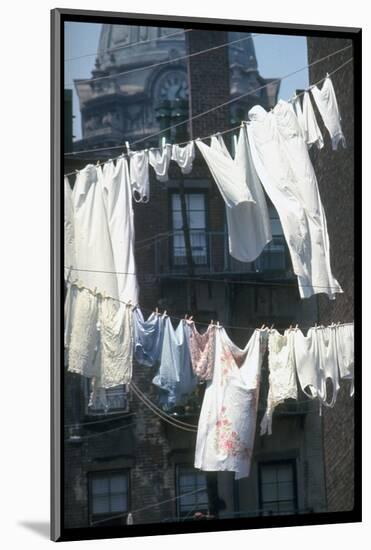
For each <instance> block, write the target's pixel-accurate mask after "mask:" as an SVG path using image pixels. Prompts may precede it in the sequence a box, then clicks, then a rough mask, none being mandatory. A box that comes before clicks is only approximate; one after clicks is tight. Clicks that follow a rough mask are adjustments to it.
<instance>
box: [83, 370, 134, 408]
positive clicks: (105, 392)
mask: <svg viewBox="0 0 371 550" xmlns="http://www.w3.org/2000/svg"><path fill="white" fill-rule="evenodd" d="M92 390H93V387H92V380H91V379H90V378H88V379H87V380H86V405H87V406H86V409H87V411H86V412H87V414H107V413H109V414H110V413H116V412H117V413H118V412H120V413H123V412H128V411H129V394H128V388H127V386H126V385H125V384H120V385H119V386H115V387H113V388H107V389H102V390H101V391H100V393H98V396H97V398H96V400H95V401H94V402H93V403H90V396H91V393H92Z"/></svg>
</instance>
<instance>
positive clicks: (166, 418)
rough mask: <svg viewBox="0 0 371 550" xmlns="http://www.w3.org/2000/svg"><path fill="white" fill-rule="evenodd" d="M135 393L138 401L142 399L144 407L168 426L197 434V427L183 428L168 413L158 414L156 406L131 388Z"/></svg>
mask: <svg viewBox="0 0 371 550" xmlns="http://www.w3.org/2000/svg"><path fill="white" fill-rule="evenodd" d="M131 389H132V391H133V393H134V394H135V395H136V396H137V398H138V399H140V400H141V401H142V403H143V404H144V405H146V407H148V408H149V409H150V410H151V411H152V412H153V413H154V414H155V415H156V416H158V417H159V418H161V420H163V421H164V422H167V423H168V424H170V425H171V426H173V427H175V428H178V429H180V430H184V431H186V432H192V433H196V432H197V426H195V427H194V428H188V427H186V426H183V425H181V424H180V423H178V422H179V421H177V420H175V419H173V418H172V417H169V415H166V413H163V412H161V413H160V412H158V410H156V408H155V407H154V406H152V405H151V404H150V402H148V401H146V400H145V399H143V397H142V396H141V394H140V393H139V392H137V391H136V389H135V387H132V388H131Z"/></svg>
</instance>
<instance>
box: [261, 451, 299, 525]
mask: <svg viewBox="0 0 371 550" xmlns="http://www.w3.org/2000/svg"><path fill="white" fill-rule="evenodd" d="M259 495H260V510H261V513H262V515H264V516H267V515H270V514H280V515H281V514H294V513H296V510H297V495H296V469H295V462H294V461H293V460H288V461H282V462H265V463H260V465H259Z"/></svg>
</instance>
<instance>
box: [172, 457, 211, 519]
mask: <svg viewBox="0 0 371 550" xmlns="http://www.w3.org/2000/svg"><path fill="white" fill-rule="evenodd" d="M176 474H177V483H176V489H177V496H180V495H184V494H185V493H192V494H189V495H186V496H183V497H182V498H179V499H178V500H177V503H178V517H179V518H183V519H186V518H189V519H191V518H192V517H193V515H194V514H195V512H203V513H206V512H207V511H208V498H207V488H206V475H205V474H204V473H203V472H199V471H198V470H195V469H194V468H192V467H191V466H177V471H176ZM196 491H197V492H196Z"/></svg>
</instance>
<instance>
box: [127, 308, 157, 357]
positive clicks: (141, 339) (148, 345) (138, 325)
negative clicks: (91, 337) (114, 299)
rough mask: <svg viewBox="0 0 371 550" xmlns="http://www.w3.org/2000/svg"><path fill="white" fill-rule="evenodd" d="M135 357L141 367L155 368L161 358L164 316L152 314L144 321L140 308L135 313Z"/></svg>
mask: <svg viewBox="0 0 371 550" xmlns="http://www.w3.org/2000/svg"><path fill="white" fill-rule="evenodd" d="M133 326H134V357H135V359H136V360H137V361H138V363H140V364H141V365H145V366H146V367H153V366H155V365H156V363H158V361H159V360H160V357H161V350H162V340H163V337H164V316H163V315H159V314H158V313H152V314H151V315H150V316H149V317H148V319H147V321H145V320H144V318H143V314H142V312H141V310H140V308H138V307H136V308H135V309H134V311H133Z"/></svg>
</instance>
